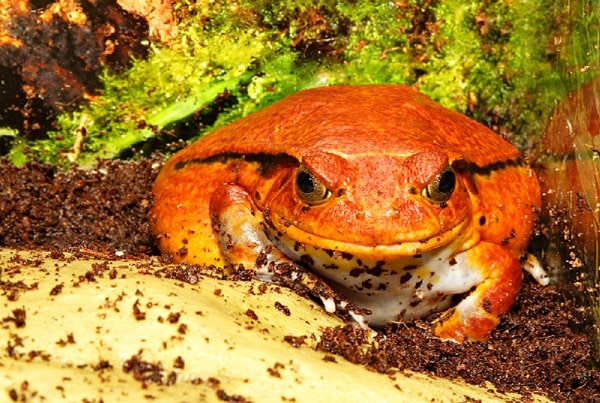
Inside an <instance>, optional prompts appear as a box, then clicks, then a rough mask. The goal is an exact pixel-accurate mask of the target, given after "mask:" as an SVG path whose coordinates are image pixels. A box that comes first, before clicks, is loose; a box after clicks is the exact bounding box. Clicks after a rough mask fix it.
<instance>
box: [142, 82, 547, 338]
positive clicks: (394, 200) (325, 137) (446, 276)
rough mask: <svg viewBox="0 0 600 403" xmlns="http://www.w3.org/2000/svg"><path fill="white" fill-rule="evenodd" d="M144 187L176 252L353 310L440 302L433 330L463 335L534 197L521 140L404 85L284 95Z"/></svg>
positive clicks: (382, 314)
mask: <svg viewBox="0 0 600 403" xmlns="http://www.w3.org/2000/svg"><path fill="white" fill-rule="evenodd" d="M154 194H155V204H154V207H153V209H152V212H151V222H152V225H153V228H154V232H155V234H156V236H157V238H158V242H159V247H160V249H161V251H162V252H163V253H172V254H173V256H174V258H175V261H178V262H189V263H197V264H202V265H207V266H209V265H215V266H222V267H226V268H228V270H229V272H230V273H232V272H236V271H239V270H241V269H243V270H246V271H251V272H252V273H253V274H254V275H255V276H256V277H257V278H259V279H262V280H265V281H273V282H276V283H279V284H284V285H286V286H290V287H292V288H297V289H305V290H308V291H309V292H310V293H311V294H313V295H315V296H318V297H319V298H320V299H321V300H322V301H323V304H324V306H325V309H326V310H327V311H329V312H332V311H335V310H336V309H337V310H340V311H344V312H347V313H349V314H350V315H352V316H353V317H354V318H355V319H356V320H357V321H358V322H359V323H360V324H361V325H362V326H366V325H367V324H368V325H371V326H381V325H383V324H385V323H386V322H389V321H402V320H408V319H411V318H422V317H426V316H428V315H430V314H432V313H435V312H442V311H448V312H444V314H443V315H442V316H441V317H440V319H439V320H438V321H437V324H436V327H435V333H436V334H437V335H438V336H440V337H441V338H444V339H451V340H455V341H459V342H460V341H463V340H485V339H487V337H488V336H489V334H490V332H491V331H492V330H493V329H494V327H495V326H496V325H497V323H498V321H499V316H500V315H502V314H503V313H505V312H507V310H508V309H509V308H510V306H511V305H512V303H513V302H514V299H515V297H516V295H517V293H518V291H519V288H520V285H521V278H522V270H521V262H520V258H522V257H524V255H525V249H526V247H527V243H528V240H529V237H530V235H531V232H532V228H533V224H534V220H535V217H536V212H537V210H538V208H539V206H540V191H539V187H538V182H537V179H536V176H535V174H534V172H533V171H532V170H531V169H530V168H529V167H528V166H527V165H526V164H525V163H524V161H523V160H522V159H521V156H520V154H519V152H518V150H517V149H516V148H514V147H513V146H512V145H511V144H509V143H508V142H506V141H505V140H503V139H502V138H500V137H499V136H498V135H496V134H495V133H493V132H492V131H490V130H489V129H487V128H486V127H484V126H482V125H480V124H478V123H476V122H475V121H472V120H470V119H469V118H467V117H465V116H463V115H460V114H458V113H455V112H452V111H449V110H447V109H445V108H443V107H441V106H440V105H438V104H436V103H435V102H433V101H432V100H431V99H429V98H428V97H426V96H424V95H422V94H420V93H418V92H416V91H414V90H412V89H410V88H407V87H403V86H399V85H364V86H333V87H322V88H315V89H310V90H305V91H301V92H298V93H296V94H294V95H291V96H289V97H287V98H285V99H283V100H281V101H279V102H277V103H275V104H273V105H271V106H269V107H267V108H265V109H263V110H261V111H259V112H256V113H254V114H252V115H250V116H248V117H246V118H243V119H241V120H239V121H237V122H235V123H233V124H230V125H228V126H226V127H223V128H221V129H219V130H216V131H215V132H213V133H211V134H209V135H207V136H206V137H204V138H203V139H201V140H199V141H197V142H195V143H194V144H192V145H190V146H188V147H187V148H185V149H184V150H182V151H180V152H179V153H177V154H176V155H175V156H174V157H173V158H171V159H170V160H169V161H168V162H167V164H166V165H165V167H164V168H163V169H162V171H161V173H160V175H159V176H158V178H157V180H156V183H155V184H154ZM533 272H534V275H535V276H537V277H538V279H539V281H540V282H547V279H546V278H545V277H544V275H545V272H544V271H543V270H542V269H541V267H539V266H537V267H534V269H533Z"/></svg>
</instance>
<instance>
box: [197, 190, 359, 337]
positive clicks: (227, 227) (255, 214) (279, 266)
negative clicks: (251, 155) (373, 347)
mask: <svg viewBox="0 0 600 403" xmlns="http://www.w3.org/2000/svg"><path fill="white" fill-rule="evenodd" d="M209 208H210V212H211V218H212V226H213V230H214V232H215V234H216V236H217V239H218V243H219V247H220V249H221V253H222V254H223V256H224V257H225V259H226V260H227V262H228V263H229V266H230V267H229V270H230V272H235V271H239V270H250V271H254V273H255V276H256V277H257V278H258V279H259V280H262V281H267V282H273V283H276V284H280V285H283V286H285V287H288V288H291V289H294V290H296V291H298V292H299V293H300V294H304V293H306V291H307V290H308V292H309V293H310V294H311V295H315V296H317V297H319V298H320V299H321V301H322V303H323V306H324V307H325V310H326V311H327V312H335V311H336V310H340V311H342V312H347V313H348V314H350V315H351V316H352V318H353V319H354V320H356V321H357V322H358V323H359V325H360V326H361V327H363V328H368V325H367V321H366V319H365V317H364V315H365V314H367V313H368V312H364V311H363V310H361V309H359V308H358V307H356V305H354V304H353V303H352V302H350V301H349V300H348V299H347V298H345V297H343V296H341V295H340V294H339V293H337V292H335V291H334V290H333V289H332V288H331V287H330V286H329V285H328V284H327V283H325V282H324V281H323V279H321V278H320V277H319V276H317V275H316V274H314V273H313V272H310V271H307V270H306V269H304V268H302V267H301V266H299V265H297V264H296V263H295V262H294V261H292V260H291V259H289V258H288V257H287V256H286V255H285V254H283V252H281V251H280V250H279V249H277V247H276V246H275V245H274V244H273V243H272V242H271V240H270V239H269V236H268V235H267V232H266V231H265V227H264V226H265V222H264V217H263V215H262V213H261V212H260V211H259V210H258V209H257V208H256V206H255V204H254V202H253V201H252V198H251V197H250V195H249V194H248V192H247V191H246V189H244V188H243V187H241V186H238V185H235V184H225V185H223V186H221V187H219V188H218V189H217V190H216V191H215V192H214V193H213V195H212V197H211V199H210V207H209Z"/></svg>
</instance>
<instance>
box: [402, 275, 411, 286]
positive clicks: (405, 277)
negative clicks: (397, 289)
mask: <svg viewBox="0 0 600 403" xmlns="http://www.w3.org/2000/svg"><path fill="white" fill-rule="evenodd" d="M411 278H412V274H411V273H410V272H409V273H404V274H403V275H402V276H401V277H400V284H406V283H407V282H408V281H409V280H410V279H411Z"/></svg>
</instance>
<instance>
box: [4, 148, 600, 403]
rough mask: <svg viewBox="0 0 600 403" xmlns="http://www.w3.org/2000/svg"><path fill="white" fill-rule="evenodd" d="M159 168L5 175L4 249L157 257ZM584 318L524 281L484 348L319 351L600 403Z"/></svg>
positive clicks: (410, 345) (349, 338)
mask: <svg viewBox="0 0 600 403" xmlns="http://www.w3.org/2000/svg"><path fill="white" fill-rule="evenodd" d="M159 167H160V158H155V159H147V160H141V161H137V162H101V163H100V165H99V166H98V167H97V168H96V169H93V170H89V171H81V170H75V169H73V170H70V171H68V172H57V171H56V170H55V169H53V168H51V167H48V166H42V165H35V164H34V165H30V166H27V167H25V168H22V169H17V168H14V167H12V166H10V165H6V164H3V165H0V189H1V191H0V246H7V247H13V248H22V249H45V250H56V251H69V252H74V253H76V254H79V255H91V256H100V257H103V258H111V257H130V258H144V257H145V256H148V255H152V254H157V253H158V252H157V250H156V248H155V247H154V245H153V239H152V236H151V233H150V226H149V223H148V218H147V213H148V208H149V206H150V205H151V202H152V199H151V186H152V181H153V179H154V178H155V176H156V174H157V173H158V169H159ZM165 281H168V280H165ZM585 313H586V312H585V309H582V308H581V307H579V306H577V304H576V303H575V302H574V301H573V300H571V299H569V298H568V297H567V296H566V293H564V292H562V291H561V290H559V289H558V288H557V287H555V286H548V287H541V286H539V285H537V284H536V283H535V282H533V281H532V280H531V279H530V278H529V277H528V276H527V277H526V280H525V283H524V286H523V290H522V292H521V294H520V295H519V298H518V300H517V302H516V304H515V305H514V307H513V309H512V310H511V311H510V313H509V314H508V315H507V316H506V317H505V318H503V320H502V322H501V324H500V326H499V327H498V328H497V329H496V330H495V331H494V333H493V334H492V337H491V338H490V340H489V342H487V343H467V344H462V345H459V344H455V343H451V342H442V341H440V340H438V339H437V338H435V337H434V336H433V335H432V333H431V330H430V324H429V323H428V322H415V323H409V324H398V325H396V324H394V325H389V326H387V327H386V328H385V329H383V330H380V332H379V335H378V341H377V343H375V344H369V345H367V347H365V343H366V339H365V337H364V334H363V333H362V331H360V330H359V329H357V328H356V327H354V326H346V327H340V328H335V329H326V330H325V331H324V333H323V335H322V338H321V342H320V344H319V348H320V349H321V350H322V351H324V352H325V353H326V354H327V356H326V358H328V359H341V358H339V357H338V358H335V356H330V355H329V354H334V355H341V356H344V357H345V358H347V359H348V360H350V361H352V362H356V363H360V364H363V365H366V366H368V367H370V368H373V369H375V370H377V371H380V372H390V373H391V372H393V371H394V370H395V369H397V368H400V369H411V370H415V371H422V372H427V373H432V374H435V375H438V376H443V377H449V378H462V379H464V380H465V381H467V382H469V383H473V384H478V385H485V383H486V382H488V381H489V382H492V383H493V384H494V385H495V386H496V387H497V388H498V389H499V390H500V391H514V392H519V393H524V394H528V393H531V392H538V393H543V394H546V395H547V396H548V397H550V398H551V399H554V400H556V401H559V402H573V401H581V402H600V371H599V370H598V369H593V368H592V367H591V366H590V363H591V361H592V358H591V348H592V347H591V343H590V340H589V339H588V338H587V337H586V335H585V329H586V328H587V327H588V326H589V323H587V324H586V323H585V321H584V320H583V319H582V318H585V316H586V315H585Z"/></svg>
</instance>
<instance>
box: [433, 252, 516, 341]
mask: <svg viewBox="0 0 600 403" xmlns="http://www.w3.org/2000/svg"><path fill="white" fill-rule="evenodd" d="M463 253H464V254H465V256H464V258H465V259H466V260H467V264H469V265H470V266H471V267H474V268H477V270H480V272H481V273H482V275H483V276H484V281H483V282H481V283H480V284H479V285H477V286H476V288H475V289H474V290H473V291H472V292H470V293H469V294H468V295H467V296H466V297H465V298H464V299H462V300H461V301H460V302H459V303H458V305H456V306H455V307H454V309H453V310H452V311H451V315H450V317H448V318H447V319H442V322H441V323H439V324H438V325H437V326H436V328H435V333H436V334H437V335H438V336H439V337H440V338H442V339H448V340H454V341H457V342H463V341H465V340H472V341H485V340H487V339H488V337H489V335H490V333H491V332H492V330H493V329H494V328H495V327H496V325H497V324H498V322H499V321H500V315H502V314H504V313H506V312H508V310H509V309H510V307H511V306H512V304H513V302H514V300H515V298H516V297H517V294H518V292H519V289H520V287H521V281H522V269H521V265H520V263H519V260H518V259H516V258H515V257H514V256H513V255H512V254H511V253H510V252H508V251H507V250H506V249H504V248H503V247H501V246H500V245H495V244H490V243H487V242H481V243H479V244H478V245H477V246H476V247H474V248H472V249H469V250H467V251H465V252H463Z"/></svg>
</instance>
